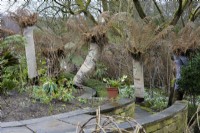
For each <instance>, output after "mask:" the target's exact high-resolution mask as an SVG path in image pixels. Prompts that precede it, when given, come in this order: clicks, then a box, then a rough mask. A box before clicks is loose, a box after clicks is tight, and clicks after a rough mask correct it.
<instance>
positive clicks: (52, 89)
mask: <svg viewBox="0 0 200 133" xmlns="http://www.w3.org/2000/svg"><path fill="white" fill-rule="evenodd" d="M42 88H43V90H45V91H46V93H47V94H50V95H52V94H53V93H54V94H56V93H57V90H58V87H57V84H56V83H54V82H53V81H52V80H49V81H47V82H45V83H44V84H43V87H42Z"/></svg>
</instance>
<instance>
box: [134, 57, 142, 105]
mask: <svg viewBox="0 0 200 133" xmlns="http://www.w3.org/2000/svg"><path fill="white" fill-rule="evenodd" d="M143 74H144V73H143V63H142V62H141V61H138V60H135V59H133V77H134V87H135V97H136V102H138V103H141V102H143V101H144V75H143Z"/></svg>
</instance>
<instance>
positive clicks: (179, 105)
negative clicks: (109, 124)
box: [119, 101, 188, 133]
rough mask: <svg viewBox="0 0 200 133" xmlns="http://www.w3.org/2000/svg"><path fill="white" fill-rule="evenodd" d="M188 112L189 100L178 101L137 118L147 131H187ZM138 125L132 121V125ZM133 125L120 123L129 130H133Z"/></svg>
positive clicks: (161, 132)
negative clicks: (157, 111) (158, 110)
mask: <svg viewBox="0 0 200 133" xmlns="http://www.w3.org/2000/svg"><path fill="white" fill-rule="evenodd" d="M187 114H188V103H187V101H176V102H175V103H174V104H173V105H172V106H171V107H169V108H167V109H165V110H163V111H162V112H159V113H156V114H153V115H150V116H147V117H145V118H141V119H136V121H137V122H138V123H139V124H140V125H142V126H143V127H144V129H145V130H146V132H147V133H187ZM136 125H137V124H136V122H132V126H136ZM132 126H130V123H127V122H124V123H121V124H120V125H119V127H120V128H123V129H127V130H133V128H132Z"/></svg>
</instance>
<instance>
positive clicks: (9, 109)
mask: <svg viewBox="0 0 200 133" xmlns="http://www.w3.org/2000/svg"><path fill="white" fill-rule="evenodd" d="M83 93H84V90H82V91H80V92H79V93H78V94H76V97H78V96H80V95H83ZM106 102H107V100H102V99H100V100H98V99H95V98H94V99H92V100H87V99H84V98H75V99H73V100H72V101H70V102H62V101H58V100H53V101H52V102H50V103H48V104H44V103H40V102H39V101H37V100H35V99H33V98H31V96H30V95H29V94H28V93H18V92H16V91H13V92H11V93H9V95H7V96H0V121H1V122H8V121H18V120H26V119H32V118H39V117H43V116H49V115H54V114H59V113H64V112H69V111H73V110H77V109H83V108H87V107H97V106H99V105H101V104H104V103H106Z"/></svg>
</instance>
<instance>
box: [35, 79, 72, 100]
mask: <svg viewBox="0 0 200 133" xmlns="http://www.w3.org/2000/svg"><path fill="white" fill-rule="evenodd" d="M74 92H75V88H74V87H73V84H72V81H71V80H69V81H68V82H67V83H66V86H63V85H60V86H58V85H57V84H56V83H54V82H53V81H52V80H49V81H47V82H45V83H44V84H43V86H42V87H39V86H35V87H34V88H33V93H32V96H33V98H35V99H36V100H39V101H40V102H41V103H45V104H48V103H50V102H51V101H52V100H59V101H64V102H68V101H71V100H73V99H74V98H75V97H74V96H73V93H74Z"/></svg>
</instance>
